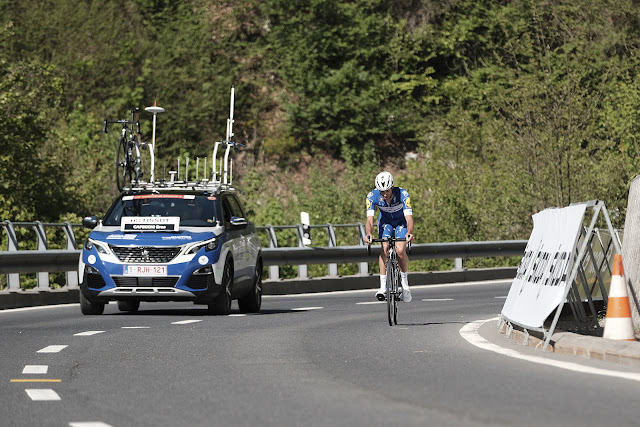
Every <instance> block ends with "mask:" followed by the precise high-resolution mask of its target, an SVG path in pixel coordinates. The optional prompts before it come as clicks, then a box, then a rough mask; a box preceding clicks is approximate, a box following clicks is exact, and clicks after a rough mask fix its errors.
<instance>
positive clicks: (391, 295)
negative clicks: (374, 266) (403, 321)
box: [367, 237, 407, 326]
mask: <svg viewBox="0 0 640 427" xmlns="http://www.w3.org/2000/svg"><path fill="white" fill-rule="evenodd" d="M371 241H372V242H373V243H385V242H386V243H389V256H388V257H387V268H386V270H387V293H386V295H385V299H386V300H387V317H388V318H389V326H393V325H397V324H398V301H402V287H401V286H400V267H399V266H398V255H397V254H396V242H406V241H407V239H405V238H402V239H396V238H395V237H389V238H385V239H372V240H371ZM367 251H368V253H369V254H371V245H368V247H367Z"/></svg>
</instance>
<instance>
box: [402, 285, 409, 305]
mask: <svg viewBox="0 0 640 427" xmlns="http://www.w3.org/2000/svg"><path fill="white" fill-rule="evenodd" d="M402 301H403V302H411V289H409V288H402Z"/></svg>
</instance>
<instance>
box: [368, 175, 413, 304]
mask: <svg viewBox="0 0 640 427" xmlns="http://www.w3.org/2000/svg"><path fill="white" fill-rule="evenodd" d="M375 185H376V189H375V190H373V191H371V192H370V193H369V194H368V195H367V222H366V225H365V234H366V236H365V243H369V244H370V243H371V241H372V239H373V237H372V236H371V233H372V232H373V215H374V213H375V208H376V207H377V208H378V210H379V211H380V214H379V215H378V238H379V239H384V238H388V237H395V238H398V239H402V238H406V239H407V241H406V242H397V243H396V253H397V255H398V267H400V285H401V286H402V301H404V302H410V301H411V290H410V289H409V281H408V280H407V269H408V267H409V257H408V256H407V252H406V250H405V249H406V246H407V243H409V242H412V241H413V240H414V236H413V212H412V210H411V199H410V198H409V193H408V192H407V190H405V189H404V188H400V187H394V186H393V175H391V174H390V173H389V172H386V171H385V172H380V173H379V174H378V176H376V179H375ZM388 255H389V243H385V242H383V243H382V252H380V258H379V259H378V263H379V264H380V290H379V291H378V292H376V298H377V299H378V300H379V301H384V299H385V294H386V292H387V267H386V265H387V256H388Z"/></svg>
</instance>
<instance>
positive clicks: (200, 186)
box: [123, 86, 244, 192]
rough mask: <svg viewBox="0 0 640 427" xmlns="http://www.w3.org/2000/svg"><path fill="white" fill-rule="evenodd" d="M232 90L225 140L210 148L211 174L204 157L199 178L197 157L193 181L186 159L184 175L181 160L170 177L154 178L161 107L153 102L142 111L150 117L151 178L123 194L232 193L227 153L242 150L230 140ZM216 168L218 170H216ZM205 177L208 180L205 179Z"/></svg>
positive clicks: (229, 163)
mask: <svg viewBox="0 0 640 427" xmlns="http://www.w3.org/2000/svg"><path fill="white" fill-rule="evenodd" d="M234 98H235V88H234V87H233V86H231V105H230V108H229V118H228V119H227V132H226V138H225V140H224V141H216V143H215V145H214V148H213V155H212V159H213V161H212V162H211V164H212V166H211V173H210V174H207V157H205V158H204V170H203V173H202V178H200V158H199V157H196V174H195V180H190V179H189V157H186V162H185V167H184V176H183V179H181V177H180V158H178V167H177V169H176V170H170V171H169V175H170V178H169V180H167V179H166V178H162V179H159V180H157V179H155V171H154V167H155V154H156V153H157V149H156V144H155V141H156V115H157V114H159V113H163V112H164V111H165V110H164V108H161V107H158V106H157V105H156V103H155V102H154V105H153V107H146V108H145V110H146V111H148V112H150V113H152V114H153V142H152V144H150V148H151V149H150V150H149V152H150V154H151V177H150V178H151V179H150V180H149V181H139V182H138V185H137V186H135V187H133V186H129V187H125V188H124V189H123V191H143V190H152V189H163V190H167V189H175V190H182V191H184V190H185V189H191V190H210V191H212V192H218V191H220V190H233V189H234V188H233V160H232V159H230V158H229V153H230V151H231V149H232V148H236V147H237V146H241V147H244V145H243V144H239V143H237V142H234V141H232V138H233V135H234V133H233V122H234V120H233V109H234ZM220 147H222V148H224V149H225V151H224V156H223V157H222V158H221V159H219V160H220V164H219V165H218V149H219V148H220ZM218 166H219V168H218ZM207 176H208V178H206V177H207Z"/></svg>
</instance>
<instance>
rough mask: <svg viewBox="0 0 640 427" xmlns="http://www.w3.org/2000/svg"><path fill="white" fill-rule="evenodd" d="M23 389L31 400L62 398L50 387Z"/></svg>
mask: <svg viewBox="0 0 640 427" xmlns="http://www.w3.org/2000/svg"><path fill="white" fill-rule="evenodd" d="M25 391H26V392H27V395H29V397H30V398H31V400H62V399H60V396H58V393H56V392H55V391H53V390H51V389H50V388H28V389H26V390H25Z"/></svg>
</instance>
